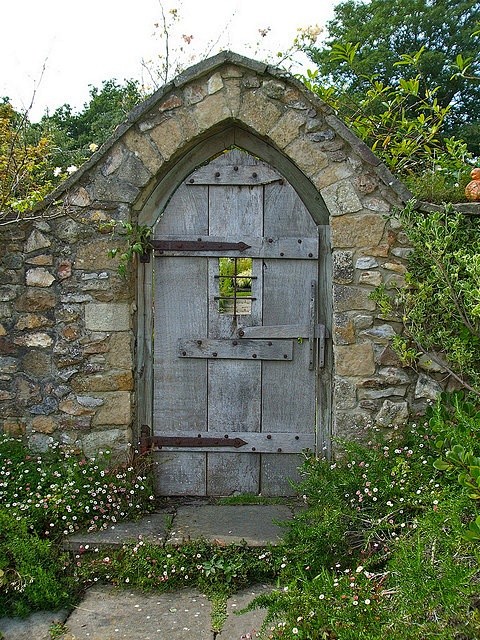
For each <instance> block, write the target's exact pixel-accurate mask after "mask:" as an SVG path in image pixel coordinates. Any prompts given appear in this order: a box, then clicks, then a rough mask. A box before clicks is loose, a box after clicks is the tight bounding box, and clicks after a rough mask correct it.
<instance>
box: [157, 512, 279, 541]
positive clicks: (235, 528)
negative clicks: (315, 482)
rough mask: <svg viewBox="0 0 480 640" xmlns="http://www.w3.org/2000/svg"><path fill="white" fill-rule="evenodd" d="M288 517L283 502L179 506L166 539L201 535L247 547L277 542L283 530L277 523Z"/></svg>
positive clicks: (172, 539)
mask: <svg viewBox="0 0 480 640" xmlns="http://www.w3.org/2000/svg"><path fill="white" fill-rule="evenodd" d="M291 517H292V510H291V508H290V507H288V506H285V505H241V506H240V505H205V506H191V505H186V506H181V507H179V508H178V510H177V514H176V516H175V519H174V521H173V525H172V531H171V533H170V537H169V539H168V542H171V543H173V544H180V543H181V542H183V541H184V540H189V539H195V538H200V537H203V538H205V539H207V540H210V541H212V542H219V543H220V544H232V543H238V544H240V543H241V542H242V541H245V542H246V543H247V545H248V546H250V547H261V546H266V545H268V544H278V543H279V542H280V539H281V537H282V535H283V532H284V531H283V529H282V527H280V526H279V525H278V524H277V523H278V522H282V521H285V520H289V519H290V518H291Z"/></svg>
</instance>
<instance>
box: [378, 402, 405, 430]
mask: <svg viewBox="0 0 480 640" xmlns="http://www.w3.org/2000/svg"><path fill="white" fill-rule="evenodd" d="M408 417H409V411H408V404H407V403H406V402H394V401H392V400H385V402H384V403H383V405H382V408H381V409H380V411H379V412H378V413H377V415H376V417H375V424H376V425H378V426H379V427H400V426H403V425H404V424H405V423H406V422H407V420H408Z"/></svg>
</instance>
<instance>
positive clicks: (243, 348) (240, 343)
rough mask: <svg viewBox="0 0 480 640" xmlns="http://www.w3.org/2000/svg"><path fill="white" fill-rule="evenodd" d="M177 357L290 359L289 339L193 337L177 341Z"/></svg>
mask: <svg viewBox="0 0 480 640" xmlns="http://www.w3.org/2000/svg"><path fill="white" fill-rule="evenodd" d="M178 356H179V358H210V359H215V360H221V359H230V360H282V361H283V360H291V359H292V356H293V345H292V341H291V340H230V339H227V338H225V339H220V340H213V339H210V338H195V339H194V340H183V339H180V340H179V341H178Z"/></svg>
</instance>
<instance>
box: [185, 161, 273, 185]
mask: <svg viewBox="0 0 480 640" xmlns="http://www.w3.org/2000/svg"><path fill="white" fill-rule="evenodd" d="M279 180H283V178H282V176H281V175H280V174H279V173H278V171H275V169H272V167H269V166H266V165H265V166H262V165H257V166H255V165H250V166H248V165H243V166H242V165H240V164H238V165H237V164H233V165H232V164H231V165H219V166H215V165H212V164H208V165H206V166H204V167H200V168H199V169H197V170H196V171H194V172H193V173H192V174H190V175H189V177H188V178H187V179H186V181H185V185H186V186H192V185H202V184H208V185H212V184H217V185H233V184H235V185H263V184H268V183H271V182H278V181H279Z"/></svg>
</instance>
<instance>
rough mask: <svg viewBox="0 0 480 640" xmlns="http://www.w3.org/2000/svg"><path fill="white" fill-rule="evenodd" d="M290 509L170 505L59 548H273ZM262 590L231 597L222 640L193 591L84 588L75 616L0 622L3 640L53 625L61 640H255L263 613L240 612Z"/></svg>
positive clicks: (42, 639) (47, 639) (41, 635)
mask: <svg viewBox="0 0 480 640" xmlns="http://www.w3.org/2000/svg"><path fill="white" fill-rule="evenodd" d="M293 510H294V507H293V506H289V505H287V504H268V505H218V504H208V503H202V502H201V501H195V502H193V503H190V504H180V505H179V504H178V503H172V505H171V506H167V507H165V508H164V509H161V510H159V511H158V512H157V513H153V514H149V515H148V516H144V517H143V518H141V519H140V520H138V521H136V522H127V523H118V524H117V525H115V527H110V528H109V529H108V530H106V531H102V532H100V533H91V534H76V535H74V536H70V537H69V538H68V539H67V540H66V542H65V547H66V548H68V549H71V550H76V549H78V548H79V547H80V545H83V546H84V547H85V546H87V545H89V546H90V545H92V546H93V547H99V548H100V547H108V546H110V547H111V546H121V545H122V544H123V543H124V542H128V541H131V540H138V537H139V536H142V538H143V539H145V540H147V539H148V540H150V541H153V542H155V541H156V542H158V543H159V544H161V543H163V542H164V541H167V542H169V543H172V544H181V542H182V541H184V540H192V539H195V538H203V539H206V540H209V541H212V542H218V543H219V544H230V543H240V542H242V541H245V542H246V543H247V544H248V545H249V546H265V545H268V544H278V543H279V542H280V539H281V536H282V531H283V530H282V527H281V526H280V525H279V524H278V523H279V522H284V521H285V520H288V519H289V518H291V517H292V515H293ZM268 588H269V587H268V586H267V585H256V586H254V587H250V588H248V589H245V590H244V591H242V592H239V593H237V594H235V595H234V596H232V597H231V598H229V600H228V603H227V613H228V617H227V620H226V623H225V625H224V627H223V629H222V631H221V633H219V634H216V633H214V632H213V631H212V630H211V604H210V602H209V601H208V600H207V598H206V597H205V596H204V595H202V594H201V593H199V592H198V591H197V590H194V589H186V590H183V591H177V592H172V593H163V594H160V595H158V594H144V593H140V592H136V591H133V590H132V591H130V590H129V591H125V590H124V591H120V590H117V589H114V588H112V587H110V586H105V585H96V586H94V587H92V588H91V589H88V590H87V592H86V594H85V596H84V598H83V600H82V602H81V603H80V605H79V606H77V607H75V608H74V609H73V611H71V612H68V611H60V612H41V613H37V614H34V615H32V616H30V617H29V618H27V619H26V620H21V619H18V618H4V619H0V631H1V632H2V633H3V636H0V637H2V640H31V639H32V638H35V640H51V638H52V635H51V629H52V625H53V624H55V623H65V624H66V628H67V629H68V631H67V633H65V634H64V635H59V636H58V638H59V640H124V639H126V638H128V640H202V639H205V640H215V638H218V640H249V639H250V638H255V637H256V631H257V630H258V629H259V628H260V626H261V624H262V621H263V617H264V615H265V612H264V611H263V610H255V611H252V612H248V613H244V614H241V615H234V612H235V611H240V610H241V609H242V608H243V607H245V606H246V605H247V604H248V603H249V602H250V601H251V600H252V599H253V598H254V597H255V596H256V595H259V594H260V593H262V592H264V591H265V590H266V589H268Z"/></svg>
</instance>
